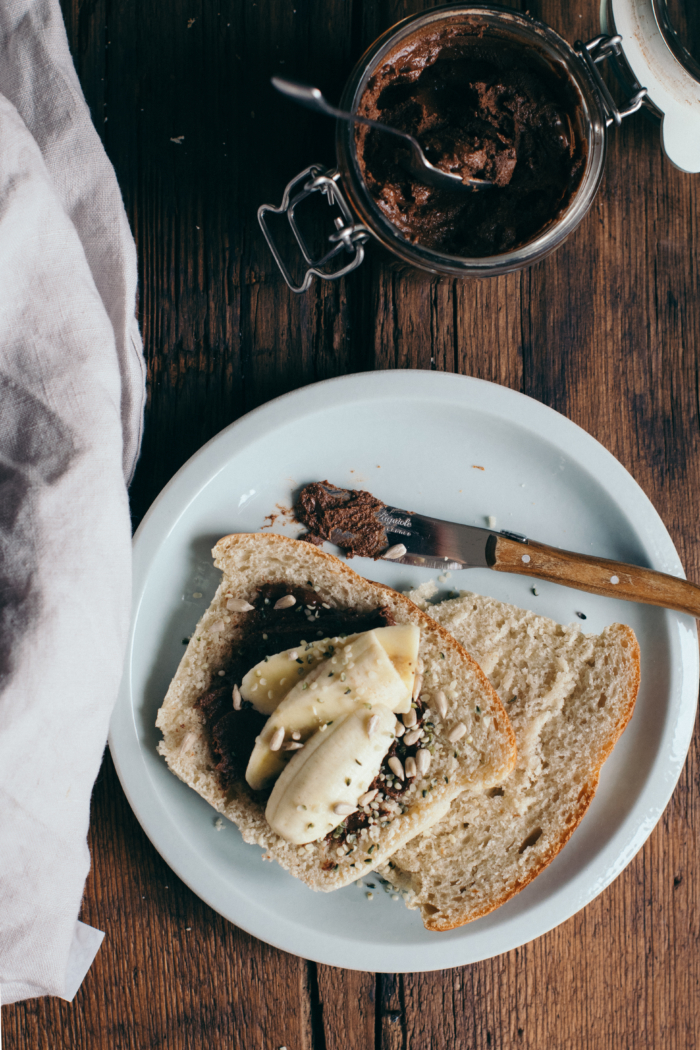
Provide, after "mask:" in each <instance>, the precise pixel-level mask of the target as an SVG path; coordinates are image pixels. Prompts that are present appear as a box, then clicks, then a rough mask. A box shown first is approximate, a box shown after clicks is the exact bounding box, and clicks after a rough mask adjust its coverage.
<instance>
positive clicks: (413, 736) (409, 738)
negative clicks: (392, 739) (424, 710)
mask: <svg viewBox="0 0 700 1050" xmlns="http://www.w3.org/2000/svg"><path fill="white" fill-rule="evenodd" d="M422 732H423V730H422V729H421V728H420V726H419V727H418V729H412V730H411V732H410V733H406V736H405V737H404V738H403V742H404V744H407V745H408V747H411V745H412V744H415V743H416V742H417V741H418V740H419V739H420V737H421V734H422Z"/></svg>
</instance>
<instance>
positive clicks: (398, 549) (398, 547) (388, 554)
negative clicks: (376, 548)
mask: <svg viewBox="0 0 700 1050" xmlns="http://www.w3.org/2000/svg"><path fill="white" fill-rule="evenodd" d="M405 553H406V548H405V546H404V544H403V543H395V544H394V546H393V547H389V548H388V550H385V551H384V554H383V555H382V557H383V558H388V559H389V561H393V560H394V559H395V558H403V556H404V554H405Z"/></svg>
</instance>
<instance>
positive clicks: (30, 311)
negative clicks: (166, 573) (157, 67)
mask: <svg viewBox="0 0 700 1050" xmlns="http://www.w3.org/2000/svg"><path fill="white" fill-rule="evenodd" d="M135 297H136V253H135V248H134V243H133V240H132V237H131V233H130V231H129V227H128V223H127V219H126V214H125V212H124V207H123V204H122V200H121V195H120V193H119V188H118V186H117V182H116V178H115V175H114V171H113V170H112V167H111V165H110V163H109V161H108V159H107V157H106V155H105V153H104V150H103V148H102V145H101V143H100V140H99V138H98V136H97V134H96V132H95V130H94V128H93V126H92V123H91V121H90V114H89V111H88V108H87V106H86V104H85V100H84V98H83V94H82V91H81V89H80V85H79V83H78V79H77V76H76V73H75V69H74V68H73V63H72V60H71V57H70V53H69V50H68V43H67V39H66V34H65V29H64V25H63V19H62V16H61V12H60V8H59V5H58V0H0V998H1V1001H2V1002H3V1003H9V1002H14V1001H16V1000H19V999H25V998H30V997H33V996H39V995H47V994H48V995H57V996H61V997H62V998H66V999H70V998H72V997H73V995H74V994H75V992H76V990H77V988H78V987H79V986H80V984H81V982H82V980H83V977H84V975H85V973H86V971H87V969H88V968H89V966H90V964H91V962H92V959H93V957H94V955H95V953H96V951H97V949H98V947H99V944H100V941H101V939H102V934H101V933H100V932H99V931H97V930H92V929H91V928H90V927H88V926H85V925H83V924H82V923H78V922H77V916H78V911H79V908H80V902H81V897H82V893H83V886H84V882H85V878H86V876H87V873H88V870H89V863H90V858H89V854H88V849H87V843H86V834H87V827H88V818H89V803H90V793H91V789H92V785H93V783H94V781H95V777H96V775H97V772H98V769H99V765H100V760H101V756H102V753H103V750H104V746H105V741H106V738H107V728H108V723H109V717H110V713H111V710H112V706H113V704H114V700H115V698H116V694H117V689H118V686H119V680H120V676H121V671H122V662H123V657H124V648H125V644H126V634H127V628H128V622H129V609H130V588H131V542H130V526H129V515H128V503H127V492H126V483H127V482H128V480H129V479H130V476H131V474H132V472H133V468H134V465H135V461H136V457H137V455H138V449H139V443H140V439H141V425H142V424H141V421H142V414H143V403H144V363H143V357H142V353H141V341H140V337H139V332H138V327H137V324H136V320H135V317H134V309H135Z"/></svg>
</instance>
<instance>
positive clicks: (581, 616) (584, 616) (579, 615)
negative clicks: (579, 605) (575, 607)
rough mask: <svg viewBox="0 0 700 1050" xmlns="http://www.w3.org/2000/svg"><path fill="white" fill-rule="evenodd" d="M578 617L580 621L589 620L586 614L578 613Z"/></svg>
mask: <svg viewBox="0 0 700 1050" xmlns="http://www.w3.org/2000/svg"><path fill="white" fill-rule="evenodd" d="M576 615H577V616H578V618H579V620H587V619H588V617H587V616H586V614H585V613H582V612H577V613H576Z"/></svg>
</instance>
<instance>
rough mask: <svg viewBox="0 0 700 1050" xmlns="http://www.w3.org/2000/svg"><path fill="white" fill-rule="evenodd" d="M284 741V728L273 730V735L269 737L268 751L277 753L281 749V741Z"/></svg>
mask: <svg viewBox="0 0 700 1050" xmlns="http://www.w3.org/2000/svg"><path fill="white" fill-rule="evenodd" d="M283 740H284V727H283V726H280V727H279V729H275V731H274V733H273V734H272V736H271V737H270V751H279V749H280V748H281V747H282V741H283Z"/></svg>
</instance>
